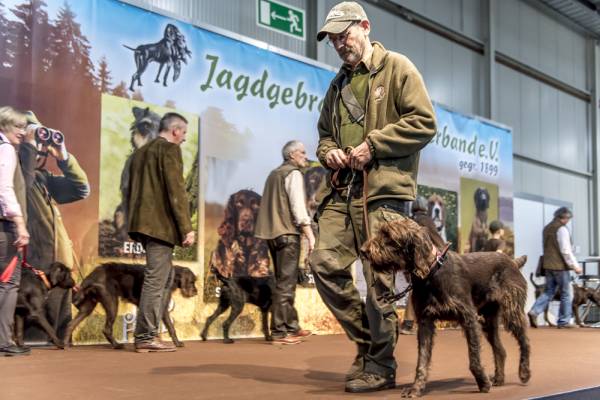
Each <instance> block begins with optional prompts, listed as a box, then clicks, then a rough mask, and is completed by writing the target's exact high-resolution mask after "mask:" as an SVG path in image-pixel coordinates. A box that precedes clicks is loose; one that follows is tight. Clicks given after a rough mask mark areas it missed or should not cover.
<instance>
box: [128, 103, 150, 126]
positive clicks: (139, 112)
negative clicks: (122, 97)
mask: <svg viewBox="0 0 600 400" xmlns="http://www.w3.org/2000/svg"><path fill="white" fill-rule="evenodd" d="M146 110H148V109H147V108H146ZM131 112H132V113H133V117H134V118H135V121H133V123H134V124H135V122H136V121H139V120H141V119H142V118H144V114H145V112H146V111H145V110H144V109H143V108H140V107H133V108H132V109H131Z"/></svg>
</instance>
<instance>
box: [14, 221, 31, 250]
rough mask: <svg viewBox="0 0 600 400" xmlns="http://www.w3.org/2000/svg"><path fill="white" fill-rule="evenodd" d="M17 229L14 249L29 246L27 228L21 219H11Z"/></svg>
mask: <svg viewBox="0 0 600 400" xmlns="http://www.w3.org/2000/svg"><path fill="white" fill-rule="evenodd" d="M13 222H14V223H15V225H16V227H17V229H16V230H17V232H16V233H17V240H15V242H14V243H13V244H14V245H15V247H17V248H21V247H24V246H27V245H28V244H29V232H27V227H26V226H25V220H24V219H23V217H15V218H14V219H13Z"/></svg>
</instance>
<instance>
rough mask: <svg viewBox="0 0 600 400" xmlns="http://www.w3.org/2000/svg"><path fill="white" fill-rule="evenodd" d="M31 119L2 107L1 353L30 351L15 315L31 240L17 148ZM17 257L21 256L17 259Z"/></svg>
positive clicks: (0, 184)
mask: <svg viewBox="0 0 600 400" xmlns="http://www.w3.org/2000/svg"><path fill="white" fill-rule="evenodd" d="M26 123H27V120H26V118H25V116H24V115H23V114H21V113H19V112H17V111H15V110H14V109H13V108H12V107H0V277H1V279H0V355H1V356H19V355H26V354H29V353H30V349H29V348H28V347H19V346H17V345H15V343H14V342H13V339H12V338H13V329H14V327H13V326H14V316H15V307H16V305H17V296H18V292H19V283H20V281H21V262H20V257H18V254H17V253H19V252H21V251H22V249H23V248H24V247H25V246H27V245H28V244H29V232H28V231H27V211H26V210H27V203H26V199H25V196H26V188H25V180H24V178H23V174H22V172H21V165H20V163H19V158H18V156H17V148H18V146H19V144H20V143H21V141H22V139H23V137H24V136H25V127H26ZM15 257H17V258H16V259H15Z"/></svg>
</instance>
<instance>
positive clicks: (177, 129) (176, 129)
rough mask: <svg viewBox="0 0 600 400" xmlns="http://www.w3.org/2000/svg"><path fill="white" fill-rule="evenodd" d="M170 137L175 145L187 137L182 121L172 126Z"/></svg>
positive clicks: (184, 124)
mask: <svg viewBox="0 0 600 400" xmlns="http://www.w3.org/2000/svg"><path fill="white" fill-rule="evenodd" d="M172 135H173V138H174V139H175V143H176V144H182V143H183V142H185V139H186V136H187V124H186V123H185V122H183V121H178V122H177V123H175V124H174V125H173V128H172Z"/></svg>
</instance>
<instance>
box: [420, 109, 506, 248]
mask: <svg viewBox="0 0 600 400" xmlns="http://www.w3.org/2000/svg"><path fill="white" fill-rule="evenodd" d="M434 105H435V112H436V117H437V123H438V126H437V134H436V136H435V137H434V139H433V140H432V142H431V143H430V144H429V145H428V146H427V147H425V149H424V150H423V151H422V153H421V160H420V164H419V184H420V185H419V188H418V192H419V195H421V196H424V197H425V198H426V200H427V203H428V212H429V214H430V216H431V217H432V219H433V221H434V223H435V225H436V228H437V229H438V232H439V233H440V235H441V236H442V238H443V239H444V240H448V241H451V242H453V248H454V249H456V250H458V251H460V252H471V251H481V250H482V249H483V246H484V245H485V243H486V241H487V239H488V238H489V237H490V232H489V225H490V223H491V222H492V221H494V220H497V221H500V222H501V223H502V225H503V226H504V240H505V241H506V244H507V247H508V252H510V251H511V248H512V247H513V237H512V225H513V200H512V198H513V180H512V179H513V178H512V174H513V164H512V162H513V158H512V131H511V129H510V128H508V127H505V126H502V125H500V124H497V123H495V122H492V121H489V120H485V119H482V118H479V117H474V116H468V115H465V114H461V113H458V112H456V111H453V110H451V109H449V108H448V107H446V106H443V105H440V104H437V103H436V104H434Z"/></svg>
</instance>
